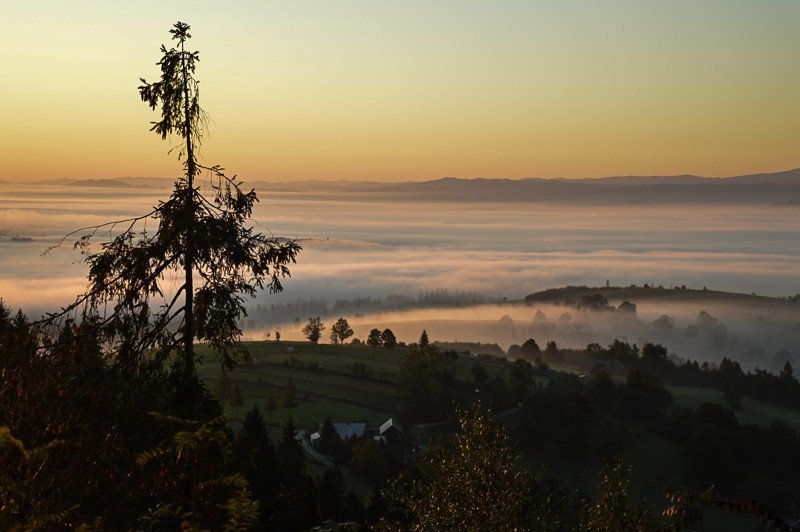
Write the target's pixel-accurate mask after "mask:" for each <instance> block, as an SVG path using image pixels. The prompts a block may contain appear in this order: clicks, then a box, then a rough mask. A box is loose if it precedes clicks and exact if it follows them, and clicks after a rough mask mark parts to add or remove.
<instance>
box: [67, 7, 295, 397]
mask: <svg viewBox="0 0 800 532" xmlns="http://www.w3.org/2000/svg"><path fill="white" fill-rule="evenodd" d="M170 33H171V34H172V39H173V40H176V41H177V42H178V44H177V47H173V48H169V49H167V48H166V47H165V46H163V45H162V46H161V54H162V57H161V59H160V61H158V63H157V64H158V65H159V66H160V67H161V79H160V80H159V81H156V82H154V83H148V82H147V81H145V80H144V79H142V80H141V81H142V85H141V86H140V87H139V93H140V95H141V98H142V100H143V101H144V102H146V103H147V104H148V105H150V107H151V108H152V109H154V110H155V109H157V108H158V109H160V111H161V120H159V121H157V122H153V123H152V124H153V126H152V127H151V128H150V130H151V131H155V132H156V133H157V134H159V135H161V137H162V139H167V138H168V137H170V138H172V137H173V136H174V137H177V138H178V139H179V143H178V144H177V145H176V146H173V147H172V148H171V149H170V153H171V152H172V151H174V150H177V154H178V159H179V160H181V159H182V160H183V170H184V174H183V176H182V177H181V178H180V179H178V180H177V181H176V182H175V187H174V190H173V191H172V194H171V195H170V197H169V199H168V200H166V201H163V202H160V203H159V204H158V206H157V207H155V208H154V209H153V210H152V211H151V212H149V213H147V214H145V215H143V216H139V217H135V218H131V219H127V220H117V221H113V222H109V223H106V224H101V225H98V226H93V227H88V228H84V229H81V230H78V231H74V232H72V233H70V234H69V235H67V236H65V237H64V239H63V240H62V242H63V241H64V240H66V239H67V238H69V237H70V236H72V235H76V234H78V232H81V231H88V233H87V234H84V235H83V236H81V237H80V238H79V240H78V241H77V242H76V243H75V247H76V248H77V249H80V250H81V252H82V253H83V254H84V255H85V261H86V263H87V264H89V275H88V281H89V282H88V288H87V291H86V292H85V293H84V294H83V295H81V296H80V297H79V298H78V300H77V301H76V302H75V303H74V304H73V305H72V306H70V307H69V308H67V309H65V311H64V312H62V314H61V315H62V316H66V315H67V314H69V313H74V314H77V313H78V312H82V313H83V316H84V317H85V316H98V317H99V320H98V321H97V323H98V326H97V328H96V329H95V332H96V333H98V334H100V335H101V338H102V339H103V340H104V341H105V342H106V345H107V346H108V347H109V348H110V349H113V350H114V351H116V353H117V354H118V360H119V361H120V362H119V363H120V364H121V365H122V366H123V367H125V368H126V369H127V370H130V371H133V370H135V369H137V368H138V367H139V366H140V365H141V364H143V363H144V360H145V358H146V359H147V360H148V361H150V362H155V363H156V364H160V363H162V362H163V361H164V360H165V359H166V357H167V356H168V355H169V354H170V353H179V355H182V363H181V366H182V374H183V377H184V379H185V382H187V383H188V382H189V381H190V380H193V379H194V375H195V367H194V365H195V355H194V347H193V344H194V342H195V341H200V342H207V343H208V344H209V345H210V346H212V348H213V350H214V351H215V352H216V353H217V354H218V355H219V356H220V357H221V360H222V362H223V364H224V365H225V366H227V367H229V368H230V367H232V366H233V365H234V364H235V361H236V360H237V358H239V357H240V356H241V355H242V354H243V353H244V348H243V346H242V345H241V344H240V342H239V339H240V337H241V333H242V332H241V329H239V326H238V324H237V321H238V319H239V318H241V317H242V316H243V315H245V309H244V305H243V297H242V296H243V295H248V296H250V297H254V296H255V294H256V291H257V290H259V289H263V288H265V287H266V288H268V289H269V290H270V291H271V292H278V291H280V290H281V289H282V286H281V281H280V280H281V278H283V277H287V276H289V269H288V266H287V265H288V264H290V263H293V262H294V261H295V258H296V256H297V254H298V252H299V251H300V249H301V248H300V246H299V245H298V244H296V243H295V242H294V241H291V240H285V239H279V238H275V237H272V236H269V237H268V236H265V235H263V234H261V233H256V232H254V231H253V229H252V227H250V226H248V225H247V222H248V220H249V219H250V216H251V213H252V209H253V204H254V203H255V202H256V201H258V198H257V196H256V193H255V191H254V190H250V191H249V192H243V191H242V189H241V182H239V181H237V180H236V177H235V176H234V177H227V176H226V175H225V174H224V169H223V168H222V167H220V166H204V165H202V164H200V162H199V161H198V156H197V150H198V148H199V146H200V144H201V141H202V140H203V134H204V129H205V126H206V124H207V116H206V114H205V112H204V111H203V109H202V108H201V107H200V104H199V85H198V81H197V80H196V79H195V77H194V74H195V69H196V66H197V63H198V62H199V54H198V52H196V51H188V50H186V48H185V45H186V41H187V40H188V39H189V38H190V37H191V35H190V34H189V25H187V24H184V23H182V22H178V23H176V24H175V25H174V26H173V28H172V29H171V30H170ZM201 178H202V183H201V184H200V186H198V181H201ZM150 219H155V220H156V221H157V222H158V227H157V229H156V230H155V232H154V233H152V234H150V233H149V232H148V231H147V226H146V224H147V221H148V220H150ZM120 226H122V227H123V230H122V231H121V232H119V233H118V234H114V233H115V232H116V231H115V230H116V228H118V227H120ZM106 229H107V230H108V231H109V236H110V237H111V238H110V240H109V241H107V242H103V243H102V244H101V245H100V250H99V251H97V252H95V251H93V248H92V246H91V239H92V238H93V237H94V236H95V235H96V234H97V233H98V232H99V231H101V230H106ZM170 274H171V275H170ZM176 277H177V279H178V281H177V282H176ZM181 279H182V282H181V281H180V280H181ZM196 282H197V284H198V285H199V286H197V285H196V284H195V283H196ZM178 283H180V284H178ZM181 303H182V304H181ZM145 353H147V354H148V356H147V357H145V356H143V355H144V354H145ZM151 355H152V356H151ZM179 360H180V359H179Z"/></svg>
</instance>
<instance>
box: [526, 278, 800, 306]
mask: <svg viewBox="0 0 800 532" xmlns="http://www.w3.org/2000/svg"><path fill="white" fill-rule="evenodd" d="M596 295H600V296H603V297H605V298H606V299H608V300H609V301H634V302H643V301H663V302H691V301H703V302H715V303H724V304H741V305H748V306H770V307H774V308H775V309H781V308H788V307H793V308H796V305H797V302H798V301H797V300H798V296H788V297H784V298H777V297H768V296H759V295H756V294H742V293H738V292H724V291H719V290H709V289H706V288H701V289H696V288H688V287H686V286H672V287H664V286H650V285H647V284H645V285H643V286H636V285H630V286H626V287H622V286H605V287H589V286H564V287H560V288H548V289H546V290H541V291H539V292H534V293H532V294H529V295H527V296H525V303H527V304H529V305H532V304H535V303H555V304H563V303H570V302H573V303H574V302H578V301H580V300H581V299H584V298H588V297H592V296H596Z"/></svg>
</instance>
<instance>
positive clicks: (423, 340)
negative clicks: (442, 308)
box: [419, 329, 430, 347]
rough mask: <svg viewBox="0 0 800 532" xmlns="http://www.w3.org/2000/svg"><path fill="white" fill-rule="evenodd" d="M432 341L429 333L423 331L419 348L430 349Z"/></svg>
mask: <svg viewBox="0 0 800 532" xmlns="http://www.w3.org/2000/svg"><path fill="white" fill-rule="evenodd" d="M429 343H430V340H428V331H426V330H425V329H422V334H420V335H419V346H420V347H428V344H429Z"/></svg>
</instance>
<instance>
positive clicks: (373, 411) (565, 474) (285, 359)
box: [198, 342, 800, 520]
mask: <svg viewBox="0 0 800 532" xmlns="http://www.w3.org/2000/svg"><path fill="white" fill-rule="evenodd" d="M247 347H248V349H249V352H250V354H251V356H253V357H254V359H255V362H253V363H250V364H241V365H239V366H238V367H237V368H236V369H235V370H234V371H233V372H232V373H231V376H230V377H231V381H232V382H233V383H238V384H239V385H240V386H241V388H242V391H243V393H244V396H245V406H244V407H240V408H238V409H233V407H231V406H230V405H227V404H226V405H225V409H226V412H227V413H228V415H229V417H230V418H231V419H232V425H234V427H235V426H236V425H238V421H239V420H240V419H241V418H242V417H243V416H244V413H245V412H246V411H247V410H249V409H250V408H252V405H253V404H258V405H259V407H260V408H261V410H262V412H263V413H264V416H265V418H266V419H267V422H268V423H269V424H270V425H273V426H276V427H277V426H280V425H282V424H283V423H285V421H286V419H287V418H288V416H289V415H290V413H291V416H292V418H293V420H294V422H295V425H296V426H297V427H298V428H300V429H309V428H313V427H315V426H316V424H317V423H319V422H321V421H323V420H324V418H325V416H326V415H330V416H331V417H332V418H333V420H334V421H336V422H345V421H366V422H367V424H368V425H370V426H376V425H379V424H380V423H382V422H383V421H385V420H386V419H388V418H389V417H392V415H394V414H395V413H396V412H397V409H398V407H400V406H402V405H405V404H408V403H409V402H410V400H411V398H410V396H409V394H408V391H407V390H406V389H404V388H403V387H402V386H400V385H399V384H397V383H395V382H394V381H393V379H394V377H395V376H396V374H397V372H398V371H399V365H400V362H401V360H402V357H403V351H402V350H400V349H397V350H384V349H373V348H368V347H361V346H349V345H348V346H332V345H312V344H309V343H304V342H282V343H280V344H276V343H274V342H250V343H247ZM287 348H293V349H294V352H293V353H289V352H287ZM200 351H201V352H202V349H201V350H200ZM208 358H209V359H208V360H207V362H206V363H205V364H204V365H202V366H200V368H199V370H198V371H199V374H200V377H201V378H202V379H203V380H204V381H205V382H206V385H207V386H208V387H209V389H211V390H213V389H214V384H215V381H216V379H217V378H218V376H219V366H218V364H217V363H216V361H214V360H212V359H211V357H208ZM476 362H477V363H481V364H483V365H484V367H485V368H486V369H487V372H488V373H489V375H490V377H492V376H494V375H496V374H504V373H506V372H507V371H508V369H507V367H503V366H501V365H498V364H494V363H487V362H483V361H478V360H476V359H472V358H461V359H459V360H458V361H457V362H456V363H455V365H454V367H453V369H454V371H455V373H456V374H457V375H458V377H459V378H461V379H465V380H468V379H470V378H471V369H472V365H473V364H475V363H476ZM301 363H302V365H301ZM314 363H316V364H319V366H320V368H319V369H311V368H309V366H310V365H311V364H314ZM354 363H363V364H364V365H365V366H366V367H367V369H368V370H371V371H372V372H373V373H374V375H376V378H378V379H381V378H382V379H384V380H375V379H364V378H361V377H358V376H356V375H355V374H354V373H353V372H352V371H350V370H348V368H347V366H348V365H352V364H354ZM290 374H291V375H292V379H293V381H294V384H295V386H296V387H297V390H298V393H297V398H298V404H297V405H296V406H295V407H294V408H292V409H291V411H290V410H289V409H288V408H284V407H279V409H278V410H277V411H276V412H274V413H272V414H271V415H270V414H267V413H266V412H265V408H264V405H265V404H266V400H267V397H268V396H269V394H270V393H272V394H273V395H274V397H275V399H276V401H277V402H278V404H279V405H280V403H281V400H282V398H283V395H284V389H285V386H286V382H287V380H288V377H289V375H290ZM542 380H543V379H541V378H538V379H537V381H538V382H540V383H541V382H542ZM669 390H670V391H671V392H672V394H673V397H674V402H675V405H676V406H685V407H689V408H696V407H697V406H698V405H700V404H701V403H702V402H705V401H710V402H717V403H721V404H725V401H724V398H723V397H722V393H721V392H720V391H718V390H714V389H708V388H692V387H670V388H669ZM737 416H738V418H739V421H740V422H741V423H755V424H759V425H767V424H769V423H771V422H772V421H773V420H774V419H775V418H781V419H783V420H784V421H785V422H787V423H788V424H789V425H790V426H792V427H793V428H795V429H797V430H800V412H798V411H794V410H791V409H786V408H781V407H776V406H773V405H769V404H766V403H762V402H760V401H754V400H752V399H749V398H745V399H743V402H742V408H741V409H740V410H739V411H737ZM502 421H503V422H504V423H511V424H513V423H514V415H513V414H512V415H511V416H508V418H506V419H503V420H502ZM629 429H630V431H631V432H632V433H633V434H634V443H633V445H632V446H631V447H629V448H628V449H627V450H626V451H625V452H624V455H623V458H624V459H625V461H626V463H627V464H629V465H631V466H632V467H633V485H632V490H633V493H634V495H635V496H636V497H637V498H641V497H646V498H647V500H648V501H651V502H652V504H654V505H655V506H656V507H659V508H660V507H663V506H664V504H665V499H664V497H663V493H662V488H661V487H662V486H665V485H666V486H672V487H678V486H680V485H681V484H682V482H681V478H680V475H681V472H682V471H683V470H684V469H685V461H684V458H683V456H682V455H681V452H680V448H679V446H677V445H675V444H674V443H672V442H669V441H667V440H664V439H663V438H660V437H658V436H656V435H653V434H650V433H649V432H647V431H646V430H643V429H641V428H640V427H637V426H635V425H629ZM441 430H442V426H441V425H438V424H436V425H431V426H428V427H427V428H426V429H425V430H423V431H421V433H422V434H428V435H430V436H432V437H433V436H435V435H438V434H439V433H441ZM276 433H278V431H277V430H273V434H276ZM654 457H658V459H654ZM521 460H522V463H523V464H524V465H525V466H527V467H528V468H529V469H531V470H533V471H542V470H545V471H547V472H549V473H550V474H553V475H554V476H555V477H556V478H558V479H560V480H561V481H563V482H567V483H569V484H571V485H573V486H583V489H585V490H587V491H591V487H592V486H594V484H595V482H596V472H597V470H598V469H599V467H600V466H601V461H600V460H589V461H587V462H585V463H575V462H570V461H566V460H563V459H560V457H558V456H552V455H549V454H547V452H545V453H536V454H523V455H522V456H521ZM318 472H321V470H320V471H318ZM357 484H358V480H357V479H352V478H349V479H348V485H351V486H353V485H357ZM356 487H357V491H358V492H361V493H362V494H363V493H366V492H368V490H369V488H368V486H365V485H360V486H358V485H357V486H356ZM721 518H722V519H723V520H727V516H726V515H722V516H721Z"/></svg>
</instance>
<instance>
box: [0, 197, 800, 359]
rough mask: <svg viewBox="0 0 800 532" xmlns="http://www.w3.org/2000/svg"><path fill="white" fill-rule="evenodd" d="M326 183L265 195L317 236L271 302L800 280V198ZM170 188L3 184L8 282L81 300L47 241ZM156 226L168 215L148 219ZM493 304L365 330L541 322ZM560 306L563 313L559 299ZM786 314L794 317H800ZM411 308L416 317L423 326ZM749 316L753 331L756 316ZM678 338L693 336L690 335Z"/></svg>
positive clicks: (683, 312) (778, 292)
mask: <svg viewBox="0 0 800 532" xmlns="http://www.w3.org/2000/svg"><path fill="white" fill-rule="evenodd" d="M324 186H325V185H324V184H319V186H318V187H315V188H314V193H313V194H312V193H307V194H306V193H302V192H297V191H292V192H289V191H286V190H276V191H270V190H269V189H263V188H260V189H258V190H257V191H258V193H259V197H260V199H261V201H260V203H259V204H258V205H257V207H256V209H255V213H254V217H255V220H256V221H257V223H258V225H259V227H260V229H261V230H262V231H263V232H268V233H271V234H273V235H275V236H277V237H288V238H296V239H298V240H300V241H301V243H302V245H303V248H304V249H303V251H302V252H301V254H300V255H299V258H298V263H297V264H296V265H294V266H293V267H292V269H291V270H292V278H291V279H289V280H287V281H286V282H285V283H284V286H285V291H284V292H283V293H282V294H278V295H267V294H264V295H262V296H260V297H259V300H258V302H257V303H259V304H262V305H263V304H265V305H269V304H272V303H285V302H293V301H296V300H307V299H316V300H319V299H324V300H326V301H328V302H330V303H331V304H333V302H334V301H336V300H338V299H353V298H358V297H385V296H386V295H388V294H405V295H409V296H412V297H413V296H417V295H418V294H419V293H420V292H424V291H430V290H436V289H443V288H446V289H449V290H451V291H469V292H477V293H481V294H485V295H486V296H487V297H489V298H490V299H492V300H502V298H506V299H507V300H509V301H511V300H520V299H522V298H524V296H525V295H527V294H530V293H532V292H535V291H538V290H543V289H545V288H549V287H555V286H563V285H568V284H571V285H584V284H585V285H590V286H602V285H605V284H606V282H607V281H608V282H609V283H610V284H612V285H620V286H627V285H629V284H636V285H643V284H645V283H647V284H649V285H655V286H658V285H662V286H664V287H666V288H671V287H672V286H674V285H678V286H680V285H686V286H688V287H691V288H702V287H708V288H709V289H713V290H722V291H732V292H743V293H748V294H749V293H751V292H754V293H757V294H759V295H768V296H776V297H782V296H789V295H794V294H798V293H800V246H798V243H800V238H799V237H798V235H800V216H798V214H800V213H799V212H798V211H800V208H798V206H797V205H796V204H785V205H778V204H748V205H742V204H713V205H712V204H708V205H706V204H700V205H698V204H691V205H682V204H674V203H658V202H646V203H645V202H635V203H631V202H630V201H627V200H626V202H624V203H620V204H613V203H608V201H606V202H605V203H603V204H599V205H596V204H593V203H592V201H591V196H589V197H588V198H583V199H581V201H576V202H571V203H565V202H558V203H554V202H537V201H533V200H532V201H517V202H498V201H491V200H487V201H456V200H448V199H447V198H438V199H431V200H428V201H419V200H416V199H405V200H402V199H392V198H391V197H379V198H376V197H375V196H374V195H369V194H366V193H365V194H364V195H363V196H360V195H359V194H358V188H357V187H350V188H348V190H347V193H341V191H339V192H336V193H334V192H331V193H330V194H326V193H325V192H326V191H325V189H324ZM168 194H169V187H168V186H167V188H146V187H142V188H136V187H123V186H119V187H108V188H101V187H88V186H75V185H69V184H64V185H54V184H50V185H11V184H0V253H1V254H2V255H1V256H2V268H1V269H0V297H2V298H4V299H5V301H6V303H7V304H9V305H10V306H12V307H14V308H19V307H21V308H22V309H23V310H24V311H25V312H26V313H28V314H29V315H32V316H36V315H38V314H41V313H42V312H45V311H49V310H54V309H56V308H58V307H59V306H62V305H65V304H68V303H69V302H70V301H71V300H72V299H73V298H74V296H75V295H76V294H77V293H79V292H80V291H81V290H82V288H83V287H84V278H85V275H86V267H85V265H84V264H82V263H81V262H80V259H81V257H80V255H79V254H78V253H77V252H75V251H72V249H71V246H70V245H65V246H62V247H61V248H59V249H56V250H54V251H52V252H51V253H49V254H47V255H43V254H42V253H43V251H44V250H45V249H46V248H47V247H48V246H51V245H53V244H54V243H55V242H57V241H58V240H59V239H60V238H61V237H62V236H63V235H64V234H65V233H67V232H69V231H72V230H74V229H77V228H79V227H82V226H87V225H92V224H97V223H103V222H107V221H110V220H113V219H116V218H126V217H129V216H132V215H138V214H143V213H146V212H148V211H149V210H150V209H151V208H152V206H153V205H155V203H156V202H157V201H158V199H165V198H166V197H167V196H168ZM155 227H156V226H155V223H152V224H151V225H149V227H148V228H149V229H155ZM12 237H21V239H22V240H24V241H20V239H19V238H18V239H12ZM27 239H32V240H31V241H28V240H27ZM73 240H74V239H73ZM73 240H70V241H69V242H72V241H73ZM69 242H68V243H69ZM698 307H699V305H689V306H688V307H687V308H681V309H669V311H667V309H660V308H649V307H648V304H642V305H640V309H639V320H640V321H642V322H643V323H644V325H643V327H644V329H645V330H646V328H647V323H649V321H652V319H655V318H657V317H658V316H660V315H662V314H669V315H673V314H674V315H675V316H677V317H676V321H678V324H677V326H676V327H677V328H680V329H683V328H685V327H686V326H687V325H690V324H691V321H692V320H694V319H695V318H696V315H697V313H698V312H699V311H700V310H708V311H709V312H710V310H709V309H704V308H698ZM490 308H494V307H479V308H477V309H472V310H469V312H470V313H471V314H469V317H468V318H467V317H465V316H466V314H464V313H466V312H467V310H465V309H461V310H458V309H454V310H451V311H447V312H445V313H444V314H442V313H441V312H439V313H437V314H426V315H424V316H422V317H419V316H414V315H411V314H407V315H405V316H403V315H382V316H380V317H369V316H364V317H362V318H360V321H361V323H357V322H358V321H359V319H355V321H354V324H355V325H356V331H357V335H360V336H362V337H365V336H366V333H365V332H364V331H363V330H362V329H365V328H366V329H367V331H366V332H368V328H369V327H371V326H373V325H376V326H377V325H378V323H377V322H378V320H382V321H384V322H386V326H388V325H392V326H393V330H395V333H396V334H397V335H398V338H399V339H400V340H404V341H413V340H414V339H415V338H416V336H418V334H419V330H418V327H419V324H420V323H422V322H429V323H431V327H429V329H433V334H432V338H435V339H442V340H453V339H456V338H458V339H461V340H474V341H492V342H498V343H500V344H501V345H504V346H508V345H510V344H512V343H516V342H520V341H524V340H525V338H527V335H528V334H529V333H530V332H531V327H532V323H533V321H532V320H533V314H532V311H531V309H530V308H520V309H518V310H513V309H512V310H509V309H508V308H505V309H502V308H501V309H495V310H489V309H490ZM720 310H724V309H720ZM427 312H430V311H427ZM515 312H518V313H519V314H518V315H515V314H514V313H515ZM544 312H545V314H546V315H547V316H548V319H551V318H552V319H553V320H555V318H556V317H557V316H555V315H554V314H555V313H557V312H559V311H557V310H556V309H550V310H545V311H544ZM561 312H563V311H561ZM559 313H560V312H559ZM506 314H508V315H509V316H510V317H511V318H512V319H513V320H514V323H518V324H520V325H519V326H518V327H516V328H515V329H514V330H512V331H501V330H500V329H499V328H498V327H497V325H496V324H497V320H498V319H499V318H500V317H502V316H503V315H506ZM675 316H674V317H675ZM298 317H300V318H302V319H305V318H307V316H298ZM764 318H765V317H764V316H762V319H764ZM770 319H777V318H776V317H772V318H770ZM437 320H439V321H437ZM728 320H729V321H730V320H731V318H728ZM784 321H786V322H787V323H788V324H789V325H791V324H792V323H793V322H794V321H797V318H796V317H792V316H789V317H787V318H786V319H785V320H784ZM389 322H391V323H389ZM404 323H409V324H410V325H409V327H408V330H407V331H406V329H405V327H404V325H403V324H404ZM435 323H440V324H441V329H437V327H436V326H435V325H434V324H435ZM278 326H284V327H285V330H286V331H287V333H288V334H290V335H291V334H292V333H291V332H290V331H291V330H292V328H291V327H290V326H289V324H264V327H266V328H270V327H272V328H274V327H278ZM732 326H734V324H733V323H730V324H729V325H728V327H729V329H730V328H732ZM735 327H736V328H737V329H740V330H741V328H742V327H743V326H739V325H736V326H735ZM589 328H590V330H591V331H593V332H592V333H591V334H590V335H589V336H586V335H585V334H583V335H581V334H576V332H575V328H574V327H573V329H572V331H571V332H568V331H567V330H566V329H565V330H563V331H559V333H558V338H554V339H558V340H560V341H561V342H563V343H566V344H567V345H569V344H573V345H580V344H581V342H584V340H586V339H587V338H590V339H592V340H593V341H596V340H602V341H605V339H606V337H607V336H608V334H606V333H604V332H600V330H601V329H603V330H606V329H607V330H608V331H612V329H613V328H610V329H609V328H603V327H599V326H593V327H589ZM534 329H535V328H534ZM534 332H535V331H534ZM613 334H615V335H620V336H624V337H626V338H628V339H629V340H630V341H637V340H639V339H640V337H642V336H643V334H642V333H641V330H640V329H632V330H630V331H616V330H614V331H613ZM781 334H782V333H781ZM779 336H780V334H779V333H775V337H776V338H777V337H779ZM673 341H674V342H675V344H676V345H683V344H682V340H680V339H678V338H677V337H676V338H674V339H673ZM787 341H788V340H787ZM773 343H775V342H773ZM583 345H585V343H584V344H583ZM768 347H769V349H772V348H773V347H774V346H772V345H770V346H768ZM785 347H787V348H788V349H791V348H793V346H791V345H789V346H785Z"/></svg>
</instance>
